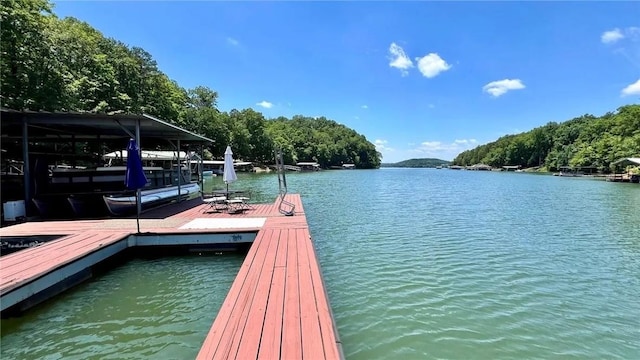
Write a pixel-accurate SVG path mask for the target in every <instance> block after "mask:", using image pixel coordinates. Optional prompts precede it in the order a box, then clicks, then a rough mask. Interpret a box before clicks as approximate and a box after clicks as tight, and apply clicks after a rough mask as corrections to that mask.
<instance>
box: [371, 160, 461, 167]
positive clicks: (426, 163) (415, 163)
mask: <svg viewBox="0 0 640 360" xmlns="http://www.w3.org/2000/svg"><path fill="white" fill-rule="evenodd" d="M449 164H450V162H449V161H446V160H441V159H434V158H423V159H409V160H403V161H400V162H397V163H382V164H380V167H408V168H435V167H438V166H448V165H449Z"/></svg>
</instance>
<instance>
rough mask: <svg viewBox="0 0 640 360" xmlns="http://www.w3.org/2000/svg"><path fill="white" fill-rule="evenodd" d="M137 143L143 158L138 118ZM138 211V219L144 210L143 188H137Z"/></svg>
mask: <svg viewBox="0 0 640 360" xmlns="http://www.w3.org/2000/svg"><path fill="white" fill-rule="evenodd" d="M136 144H138V151H139V152H140V153H139V154H138V155H140V158H142V146H140V120H136ZM136 211H137V214H138V219H139V218H140V213H141V212H142V190H141V189H137V190H136ZM138 232H140V228H138Z"/></svg>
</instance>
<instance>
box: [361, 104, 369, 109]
mask: <svg viewBox="0 0 640 360" xmlns="http://www.w3.org/2000/svg"><path fill="white" fill-rule="evenodd" d="M360 107H361V108H363V109H368V108H369V107H368V106H367V105H362V106H360Z"/></svg>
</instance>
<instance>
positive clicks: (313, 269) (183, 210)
mask: <svg viewBox="0 0 640 360" xmlns="http://www.w3.org/2000/svg"><path fill="white" fill-rule="evenodd" d="M278 201H279V198H278V199H277V200H276V202H274V203H269V204H252V205H253V206H252V209H251V210H248V211H245V212H243V213H238V214H228V213H226V212H207V211H206V210H207V206H208V204H205V203H203V202H202V200H198V199H195V200H190V201H187V202H184V203H183V204H182V205H181V204H178V205H176V206H167V207H162V208H158V209H154V210H151V211H149V212H147V213H145V214H143V216H142V219H141V232H142V233H141V234H135V229H136V227H135V220H134V219H132V218H128V219H107V220H76V221H48V222H31V223H24V224H18V225H14V226H9V227H5V228H1V229H0V236H2V237H5V236H29V235H43V234H49V235H60V238H58V239H56V240H53V241H50V242H47V243H46V244H44V245H40V246H38V247H35V248H31V249H26V250H22V251H19V252H16V253H13V254H10V255H7V256H3V257H1V258H0V268H2V273H0V304H2V309H3V310H5V309H9V308H11V307H12V306H14V309H15V306H18V307H19V306H22V305H24V307H25V308H28V307H29V306H32V305H35V304H37V303H38V302H39V301H42V300H44V299H46V298H47V297H49V296H53V295H55V294H56V293H59V292H61V291H64V290H66V289H68V288H69V287H71V286H73V285H75V284H77V283H79V282H81V281H83V280H86V279H88V278H90V277H91V276H92V275H93V273H92V270H91V269H92V266H94V264H100V263H101V262H102V261H105V260H107V259H108V256H117V255H118V254H121V253H123V252H124V250H126V249H132V248H133V249H135V248H138V249H141V248H151V247H153V248H157V247H163V246H185V245H186V246H190V247H194V246H195V248H199V247H202V246H205V245H207V242H210V243H218V244H221V243H225V242H226V243H227V244H232V245H233V244H238V243H249V244H251V243H252V244H251V245H250V248H249V251H248V253H247V256H246V258H245V260H244V262H243V264H242V266H241V268H240V270H239V272H238V274H237V276H236V279H235V281H234V282H233V284H232V285H231V289H230V290H229V293H228V295H227V297H226V299H225V300H224V302H223V304H222V306H221V309H220V310H219V312H218V316H217V317H216V319H215V322H214V324H213V325H212V327H211V329H210V331H209V333H208V334H203V338H205V340H204V342H203V344H202V348H201V350H200V352H199V354H198V356H197V358H198V359H214V358H215V359H250V358H269V359H292V358H295V359H300V358H312V359H341V358H344V356H343V354H342V349H341V345H340V341H339V338H338V333H337V331H336V328H335V324H334V320H333V316H332V313H331V308H330V306H329V301H328V298H327V294H326V290H325V286H324V282H323V279H322V275H321V271H320V266H319V264H318V260H317V257H316V254H315V250H314V247H313V242H312V240H311V237H310V233H309V228H308V225H307V220H306V216H305V214H304V209H303V207H302V201H301V198H300V196H299V195H298V194H288V195H286V201H288V202H290V203H293V204H295V205H296V207H295V209H296V212H295V215H294V216H284V215H282V214H281V213H280V212H279V211H278V208H279V207H278ZM172 208H177V210H176V209H172ZM19 310H20V309H18V311H19ZM123 355H125V356H126V354H123Z"/></svg>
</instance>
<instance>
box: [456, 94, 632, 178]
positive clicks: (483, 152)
mask: <svg viewBox="0 0 640 360" xmlns="http://www.w3.org/2000/svg"><path fill="white" fill-rule="evenodd" d="M630 156H640V105H627V106H623V107H620V108H619V109H618V110H617V111H616V112H609V113H607V114H605V115H603V116H601V117H595V116H593V115H584V116H581V117H578V118H575V119H572V120H569V121H566V122H563V123H559V124H558V123H555V122H551V123H548V124H547V125H545V126H541V127H538V128H535V129H533V130H531V131H528V132H525V133H521V134H517V135H507V136H503V137H501V138H499V139H498V140H496V141H494V142H491V143H488V144H485V145H481V146H478V147H476V148H474V149H472V150H467V151H464V152H462V153H460V154H459V155H458V156H457V157H456V158H455V159H454V160H453V163H454V164H456V165H472V164H477V163H485V164H489V165H492V166H494V167H499V166H503V165H521V166H523V167H533V166H545V167H546V168H547V169H548V170H550V171H556V170H558V169H559V168H560V167H561V166H573V167H578V166H594V167H596V168H597V169H598V170H600V171H604V172H608V171H610V170H611V169H610V165H611V163H612V162H613V161H616V160H618V159H620V158H622V157H630Z"/></svg>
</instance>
